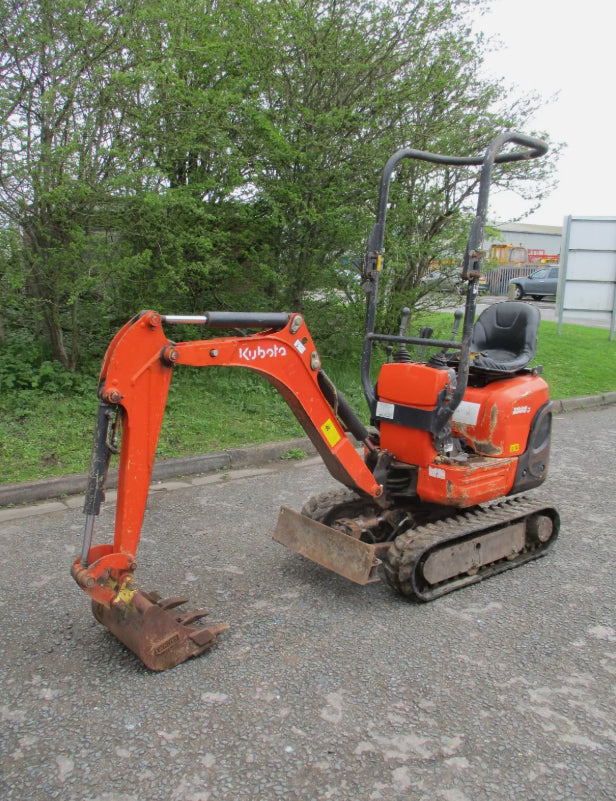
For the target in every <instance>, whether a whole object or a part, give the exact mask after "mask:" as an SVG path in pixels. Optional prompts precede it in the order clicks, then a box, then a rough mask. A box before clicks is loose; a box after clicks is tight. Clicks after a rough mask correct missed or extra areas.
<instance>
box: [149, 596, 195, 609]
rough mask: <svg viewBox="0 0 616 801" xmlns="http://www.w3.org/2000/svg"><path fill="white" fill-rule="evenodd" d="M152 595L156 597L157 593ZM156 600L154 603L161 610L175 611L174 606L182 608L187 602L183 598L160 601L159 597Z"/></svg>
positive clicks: (186, 599)
mask: <svg viewBox="0 0 616 801" xmlns="http://www.w3.org/2000/svg"><path fill="white" fill-rule="evenodd" d="M154 595H158V593H154ZM158 598H159V599H158V600H157V601H156V603H157V604H158V606H160V608H161V609H175V608H176V606H182V604H185V603H186V602H187V601H188V598H186V597H184V596H180V597H178V598H164V599H162V598H161V597H160V595H159V596H158Z"/></svg>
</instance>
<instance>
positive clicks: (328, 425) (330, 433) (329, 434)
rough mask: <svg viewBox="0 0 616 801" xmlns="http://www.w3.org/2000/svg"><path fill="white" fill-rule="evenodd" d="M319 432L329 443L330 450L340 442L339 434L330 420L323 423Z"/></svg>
mask: <svg viewBox="0 0 616 801" xmlns="http://www.w3.org/2000/svg"><path fill="white" fill-rule="evenodd" d="M321 431H322V432H323V434H324V435H325V439H326V440H327V441H328V442H329V446H330V448H333V447H334V445H337V444H338V443H339V442H340V434H339V433H338V431H337V430H336V426H335V425H334V421H333V420H332V419H331V418H330V419H329V420H327V421H326V422H325V423H323V425H322V426H321Z"/></svg>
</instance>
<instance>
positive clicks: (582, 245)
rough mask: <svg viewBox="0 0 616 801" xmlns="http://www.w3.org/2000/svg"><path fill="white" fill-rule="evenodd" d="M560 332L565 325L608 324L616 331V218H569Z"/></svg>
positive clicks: (560, 293) (560, 289)
mask: <svg viewBox="0 0 616 801" xmlns="http://www.w3.org/2000/svg"><path fill="white" fill-rule="evenodd" d="M557 305H558V330H559V331H561V330H562V324H563V322H565V323H567V322H580V321H584V320H586V321H588V322H607V323H608V325H609V326H610V339H614V329H615V327H616V217H573V216H570V217H565V221H564V226H563V239H562V249H561V254H560V278H559V286H558V299H557Z"/></svg>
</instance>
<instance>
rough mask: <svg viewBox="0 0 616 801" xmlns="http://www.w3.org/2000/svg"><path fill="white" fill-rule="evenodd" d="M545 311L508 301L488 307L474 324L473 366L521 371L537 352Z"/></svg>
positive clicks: (504, 370) (472, 342)
mask: <svg viewBox="0 0 616 801" xmlns="http://www.w3.org/2000/svg"><path fill="white" fill-rule="evenodd" d="M540 321H541V314H540V313H539V309H537V307H536V306H530V305H528V304H526V303H516V302H514V301H504V302H503V303H495V304H493V305H492V306H488V308H487V309H485V310H484V311H483V312H482V313H481V314H480V315H479V318H478V319H477V322H476V323H475V325H474V327H473V337H472V340H471V353H474V354H477V355H476V356H475V357H474V359H473V361H472V366H473V367H478V368H480V369H481V370H490V371H496V372H499V373H514V372H516V370H521V369H522V368H524V367H526V365H527V364H528V363H529V362H530V361H531V360H532V359H533V357H534V355H535V353H536V352H537V330H538V328H539V323H540Z"/></svg>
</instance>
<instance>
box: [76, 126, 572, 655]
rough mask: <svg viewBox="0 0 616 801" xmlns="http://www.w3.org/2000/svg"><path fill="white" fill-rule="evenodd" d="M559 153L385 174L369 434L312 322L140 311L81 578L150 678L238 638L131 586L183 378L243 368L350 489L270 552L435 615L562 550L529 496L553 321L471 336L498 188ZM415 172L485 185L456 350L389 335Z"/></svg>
mask: <svg viewBox="0 0 616 801" xmlns="http://www.w3.org/2000/svg"><path fill="white" fill-rule="evenodd" d="M546 151H547V146H546V145H545V143H544V142H542V141H541V140H538V139H534V138H531V137H528V136H524V135H521V134H516V133H512V132H506V133H504V134H501V135H500V136H499V137H497V138H496V139H495V140H494V141H493V142H492V143H491V144H490V145H489V147H488V148H487V150H486V152H485V154H483V155H481V156H476V157H475V156H470V157H467V156H447V155H439V154H434V153H428V152H424V151H420V150H412V149H409V148H405V149H402V150H399V151H398V152H397V153H395V154H394V155H393V156H392V157H391V158H390V159H389V161H388V162H387V164H386V165H385V168H384V170H383V174H382V179H381V186H380V192H379V202H378V210H377V219H376V222H375V225H374V227H373V229H372V232H371V235H370V237H369V241H368V245H367V249H366V254H365V258H364V264H363V273H364V280H365V289H366V291H367V314H366V324H365V334H364V346H363V353H362V359H361V380H362V385H363V390H364V394H365V397H366V400H367V404H368V409H369V414H370V424H369V426H366V425H364V423H363V422H362V421H361V420H360V418H359V417H358V416H357V414H356V413H355V412H354V411H353V409H352V408H351V407H350V405H349V404H348V402H347V401H346V400H345V398H344V397H343V396H342V394H341V393H340V392H339V391H338V389H337V388H336V387H335V386H334V384H333V383H332V381H331V380H330V379H329V378H328V376H327V374H326V373H325V371H324V370H323V367H322V365H321V359H320V358H319V355H318V352H317V349H316V347H315V345H314V342H313V341H312V337H311V335H310V332H309V330H308V327H307V325H306V322H305V320H304V318H303V316H302V315H301V314H299V313H279V312H275V313H268V312H265V313H261V312H237V313H235V312H221V311H214V312H208V313H205V314H203V315H199V316H181V315H165V314H159V313H158V312H155V311H144V312H141V313H140V314H138V315H136V316H135V317H134V318H133V319H132V320H130V321H129V322H128V323H126V325H124V327H123V328H122V329H121V330H120V331H119V332H118V333H117V334H116V336H115V337H114V338H113V340H112V342H111V344H110V346H109V348H108V350H107V353H106V355H105V358H104V360H103V365H102V369H101V373H100V383H99V390H98V396H99V407H98V417H97V423H96V430H95V437H94V446H93V451H92V460H91V466H90V476H89V482H88V488H87V493H86V499H85V506H84V512H85V514H86V524H85V532H84V538H83V546H82V549H81V554H80V556H79V558H78V559H77V560H76V561H75V563H74V564H73V567H72V575H73V577H74V578H75V580H76V582H77V583H78V584H79V586H80V587H81V588H82V589H83V590H84V591H85V592H86V593H87V594H88V595H89V596H90V597H91V599H92V606H93V611H94V615H95V617H96V618H97V620H98V621H100V622H101V623H102V624H103V625H104V626H106V627H107V628H108V629H109V630H110V631H111V632H112V633H113V634H114V635H115V636H116V637H117V638H118V639H119V640H121V641H122V642H123V643H124V644H125V645H126V646H128V648H130V649H131V650H132V651H133V652H134V653H135V654H137V656H138V657H139V658H140V659H141V660H142V661H143V663H144V664H145V665H146V666H147V667H149V668H151V669H152V670H164V669H166V668H170V667H173V666H175V665H177V664H179V663H180V662H183V661H184V660H186V659H188V658H189V657H192V656H197V655H198V654H201V653H202V652H203V651H205V650H206V649H208V648H209V647H210V646H211V645H212V644H214V643H215V642H216V638H217V637H218V635H219V634H220V632H221V631H223V630H224V629H226V628H227V626H226V624H219V625H212V626H205V625H202V623H201V618H202V617H203V615H204V614H205V613H204V612H194V613H186V612H185V613H181V612H179V611H178V607H179V606H180V605H181V603H183V602H184V601H185V600H186V599H184V598H171V599H166V600H165V599H162V598H161V597H160V596H159V595H158V594H156V593H152V592H145V591H143V590H141V589H140V588H139V587H138V585H137V584H136V582H135V579H134V571H135V568H136V556H137V548H138V544H139V538H140V533H141V527H142V522H143V517H144V512H145V507H146V501H147V496H148V490H149V485H150V478H151V473H152V467H153V462H154V455H155V451H156V445H157V441H158V436H159V432H160V428H161V424H162V420H163V414H164V411H165V404H166V399H167V393H168V389H169V384H170V381H171V377H172V375H173V371H174V370H176V369H178V368H180V367H181V366H182V365H190V366H196V367H216V366H220V365H224V366H227V367H228V366H236V367H244V368H247V369H249V370H252V371H254V372H256V373H259V374H260V375H262V376H263V377H264V378H266V379H267V380H268V381H269V382H270V383H271V384H272V385H273V386H274V387H275V388H276V389H277V390H278V391H279V392H280V393H281V394H282V396H283V398H284V399H285V400H286V402H287V403H288V405H289V407H290V408H291V410H292V412H293V413H294V414H295V416H296V417H297V419H298V420H299V422H300V423H301V425H302V426H303V428H304V430H305V431H306V433H307V435H308V436H309V437H310V439H311V440H312V442H313V443H314V445H315V447H316V449H317V451H318V453H319V454H320V455H321V457H322V458H323V461H324V463H325V465H326V467H327V469H328V470H329V472H330V473H331V475H332V476H333V477H334V478H335V479H336V480H337V481H338V482H339V483H340V484H341V485H343V487H342V488H341V489H339V490H334V491H330V492H326V493H323V494H321V495H317V496H315V497H313V498H311V499H309V500H308V501H307V503H306V505H305V506H304V508H303V509H302V511H301V513H298V512H295V511H292V510H290V509H287V508H285V507H282V509H281V510H280V516H279V519H278V523H277V526H276V530H275V532H274V538H275V539H276V540H278V541H279V542H282V543H283V544H285V545H287V546H288V547H290V548H292V549H293V550H295V551H297V552H298V553H300V554H302V555H303V556H305V557H307V558H309V559H312V560H313V561H315V562H317V563H319V564H321V565H323V566H324V567H327V568H329V569H330V570H333V571H335V572H337V573H339V574H341V575H343V576H345V577H347V578H348V579H350V580H352V581H355V582H357V583H358V584H366V583H368V582H369V581H372V580H374V579H375V577H376V574H377V573H378V572H379V571H380V570H382V571H383V572H384V575H385V577H386V579H387V580H388V581H389V583H390V584H391V585H392V587H394V588H395V590H397V591H398V592H399V593H400V594H401V595H403V596H405V597H408V598H414V599H417V600H420V601H430V600H432V599H434V598H437V597H439V596H440V595H443V594H444V593H447V592H450V591H452V590H455V589H458V588H460V587H464V586H466V585H468V584H471V583H473V582H477V581H480V580H482V579H484V578H487V577H488V576H492V575H494V574H496V573H499V572H501V571H503V570H506V569H509V568H512V567H515V566H517V565H520V564H522V563H524V562H527V561H528V560H531V559H535V558H537V557H538V556H541V555H542V554H544V553H545V552H546V550H547V549H548V548H549V547H550V545H551V544H552V543H553V542H554V540H555V539H556V536H557V534H558V529H559V515H558V512H557V511H556V509H554V508H553V507H552V506H550V505H547V504H545V503H542V502H538V501H535V500H533V499H531V498H529V497H527V496H526V495H525V494H524V493H526V492H527V491H528V490H531V489H533V488H535V487H537V486H539V485H540V484H541V483H542V482H543V481H544V479H545V477H546V474H547V466H548V457H549V450H550V432H551V420H552V414H551V404H550V400H549V390H548V386H547V384H546V382H545V381H544V380H543V378H542V377H541V368H540V367H529V363H530V362H531V361H532V359H533V357H534V355H535V351H536V347H537V329H538V325H539V313H538V311H537V310H536V309H535V308H534V307H531V306H527V305H526V304H524V303H518V302H512V301H505V302H501V303H496V304H494V305H492V306H490V307H488V308H487V309H486V310H485V311H484V312H483V313H482V314H481V315H480V316H479V318H478V319H477V321H476V322H475V314H476V299H477V294H478V280H479V276H480V275H481V261H482V255H483V254H482V245H483V235H484V229H485V221H486V212H487V203H488V193H489V187H490V182H491V176H492V171H493V169H494V167H495V165H497V164H499V163H503V162H513V161H523V160H526V159H531V158H536V157H538V156H542V155H543V154H544V153H545V152H546ZM403 159H419V160H422V161H426V162H430V163H435V164H440V165H455V166H461V165H462V166H473V165H477V166H478V167H480V168H481V173H480V180H479V194H478V203H477V213H476V216H475V218H474V221H473V223H472V226H471V229H470V234H469V238H468V242H467V247H466V252H465V256H464V261H463V267H462V279H463V280H464V281H466V282H467V292H466V301H465V307H464V312H463V313H461V312H458V313H456V316H455V320H454V325H453V330H452V334H451V337H450V339H443V340H440V339H435V338H432V337H431V336H430V334H431V332H429V331H427V330H425V329H423V330H422V332H421V334H420V336H418V337H411V336H407V334H406V327H407V324H408V315H409V312H408V309H403V313H402V321H401V327H400V333H399V334H398V335H390V334H381V333H378V332H376V331H375V319H376V310H377V301H378V288H379V278H380V276H381V273H382V272H383V269H384V255H383V252H384V240H385V221H386V214H387V205H388V196H389V187H390V182H391V179H392V176H393V174H394V171H395V169H396V167H397V165H398V164H399V163H400V162H401V161H402V160H403ZM460 322H462V332H461V337H460V339H459V340H458V339H457V336H458V329H459V326H460ZM191 323H192V324H195V325H198V326H203V327H204V328H212V329H226V330H227V331H234V332H237V330H238V329H240V330H242V329H243V330H253V331H255V333H252V334H244V335H238V334H237V333H234V334H233V335H230V336H221V337H215V338H210V339H201V340H194V341H188V342H174V341H172V340H171V339H169V338H168V337H167V335H166V333H165V328H166V327H168V326H169V327H170V326H173V325H174V324H191ZM377 343H385V345H386V348H387V350H388V351H389V358H388V361H387V362H386V363H385V364H383V365H382V366H381V368H380V370H379V372H378V379H377V381H376V383H374V381H373V378H372V375H371V361H372V356H373V349H374V346H375V344H377ZM409 346H413V347H415V348H416V349H417V350H418V352H419V354H421V360H420V358H419V357H415V358H414V357H413V356H412V355H411V353H410V352H409V350H408V348H409ZM394 349H395V353H394ZM428 352H432V355H431V356H430V357H429V358H427V360H426V361H423V355H424V354H425V353H428ZM117 452H119V477H118V494H117V507H116V516H115V533H114V539H113V542H112V543H104V544H93V531H94V522H95V519H96V516H97V515H98V514H99V513H100V506H101V502H102V500H103V499H104V487H105V480H106V475H107V470H108V466H109V461H110V457H111V455H112V454H113V453H117Z"/></svg>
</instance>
